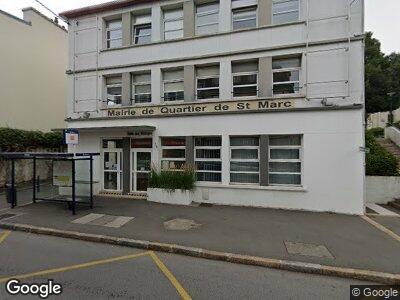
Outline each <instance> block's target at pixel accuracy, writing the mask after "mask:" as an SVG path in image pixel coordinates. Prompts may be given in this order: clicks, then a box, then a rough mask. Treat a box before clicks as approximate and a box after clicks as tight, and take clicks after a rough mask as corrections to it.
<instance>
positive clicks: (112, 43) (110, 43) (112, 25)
mask: <svg viewBox="0 0 400 300" xmlns="http://www.w3.org/2000/svg"><path fill="white" fill-rule="evenodd" d="M106 44H107V48H116V47H121V46H122V20H121V19H118V20H110V21H106Z"/></svg>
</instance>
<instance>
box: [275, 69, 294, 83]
mask: <svg viewBox="0 0 400 300" xmlns="http://www.w3.org/2000/svg"><path fill="white" fill-rule="evenodd" d="M299 76H300V72H299V70H296V71H287V72H275V73H274V82H287V81H299V79H300V77H299Z"/></svg>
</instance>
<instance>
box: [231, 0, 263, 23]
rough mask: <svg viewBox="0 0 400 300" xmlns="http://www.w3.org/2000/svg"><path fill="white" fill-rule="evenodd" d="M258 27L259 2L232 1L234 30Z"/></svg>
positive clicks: (252, 0) (251, 0)
mask: <svg viewBox="0 0 400 300" xmlns="http://www.w3.org/2000/svg"><path fill="white" fill-rule="evenodd" d="M255 27H257V0H232V29H233V30H237V29H245V28H255Z"/></svg>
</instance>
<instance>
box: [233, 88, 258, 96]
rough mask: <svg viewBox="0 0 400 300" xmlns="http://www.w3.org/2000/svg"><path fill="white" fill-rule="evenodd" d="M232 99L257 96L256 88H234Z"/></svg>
mask: <svg viewBox="0 0 400 300" xmlns="http://www.w3.org/2000/svg"><path fill="white" fill-rule="evenodd" d="M233 96H234V97H245V96H257V86H246V87H234V88H233Z"/></svg>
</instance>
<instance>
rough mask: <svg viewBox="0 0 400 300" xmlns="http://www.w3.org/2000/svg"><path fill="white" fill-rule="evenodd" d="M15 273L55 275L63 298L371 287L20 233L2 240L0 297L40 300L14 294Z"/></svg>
mask: <svg viewBox="0 0 400 300" xmlns="http://www.w3.org/2000/svg"><path fill="white" fill-rule="evenodd" d="M1 235H2V231H0V236H1ZM39 271H41V273H40V274H37V272H39ZM35 273H36V274H35ZM8 277H14V278H20V280H21V281H22V282H23V283H41V282H46V281H47V280H48V279H53V280H54V281H55V282H56V283H60V284H61V285H62V287H63V294H62V295H61V296H58V297H57V299H190V298H193V299H349V292H350V285H352V284H366V283H365V282H358V281H353V280H347V279H339V278H332V277H325V276H318V275H309V274H301V273H293V272H287V271H281V270H272V269H266V268H261V267H255V266H246V265H236V264H231V263H226V262H219V261H212V260H206V259H201V258H193V257H186V256H179V255H173V254H165V253H154V252H147V251H143V250H135V249H132V248H125V247H117V246H111V245H105V244H97V243H96V244H95V243H90V242H83V241H77V240H69V239H63V238H58V237H49V236H41V235H34V234H28V233H21V232H11V233H10V234H9V235H8V236H7V237H6V238H5V239H4V240H3V241H2V242H0V299H38V298H37V297H33V296H32V297H22V296H21V297H14V296H13V297H11V296H10V295H8V294H7V293H6V291H5V282H6V281H7V278H8ZM50 299H51V298H50ZM54 299H55V298H54Z"/></svg>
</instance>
